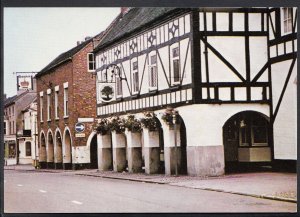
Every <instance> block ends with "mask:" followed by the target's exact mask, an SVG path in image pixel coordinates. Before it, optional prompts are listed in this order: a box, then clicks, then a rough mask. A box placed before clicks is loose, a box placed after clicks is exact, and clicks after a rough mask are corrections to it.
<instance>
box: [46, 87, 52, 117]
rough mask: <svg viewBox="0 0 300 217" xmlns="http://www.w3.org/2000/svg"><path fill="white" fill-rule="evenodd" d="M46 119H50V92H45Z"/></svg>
mask: <svg viewBox="0 0 300 217" xmlns="http://www.w3.org/2000/svg"><path fill="white" fill-rule="evenodd" d="M47 121H51V92H47Z"/></svg>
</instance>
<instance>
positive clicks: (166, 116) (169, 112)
mask: <svg viewBox="0 0 300 217" xmlns="http://www.w3.org/2000/svg"><path fill="white" fill-rule="evenodd" d="M174 112H177V111H176V110H175V109H173V108H171V107H168V108H167V109H166V110H165V111H164V113H163V115H162V116H161V119H162V120H163V121H164V122H165V123H166V124H167V125H169V126H173V125H174V122H173V114H174ZM177 113H178V112H177ZM176 124H179V115H178V114H177V115H176Z"/></svg>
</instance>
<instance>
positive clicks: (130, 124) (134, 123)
mask: <svg viewBox="0 0 300 217" xmlns="http://www.w3.org/2000/svg"><path fill="white" fill-rule="evenodd" d="M124 124H125V128H127V129H128V130H129V131H131V132H141V131H142V125H141V122H140V121H139V120H138V119H136V118H135V117H134V115H128V116H127V119H125V123H124Z"/></svg>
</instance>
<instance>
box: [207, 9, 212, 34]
mask: <svg viewBox="0 0 300 217" xmlns="http://www.w3.org/2000/svg"><path fill="white" fill-rule="evenodd" d="M206 23H207V27H206V30H207V31H212V30H213V24H212V13H211V12H207V13H206Z"/></svg>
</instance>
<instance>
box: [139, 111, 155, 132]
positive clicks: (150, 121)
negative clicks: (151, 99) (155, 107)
mask: <svg viewBox="0 0 300 217" xmlns="http://www.w3.org/2000/svg"><path fill="white" fill-rule="evenodd" d="M144 116H145V117H144V118H141V124H142V127H145V128H147V129H149V130H150V131H156V130H158V123H157V120H156V115H155V114H154V113H153V112H146V113H144Z"/></svg>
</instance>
